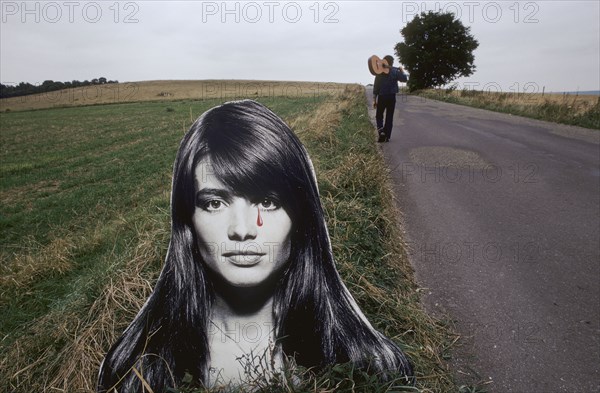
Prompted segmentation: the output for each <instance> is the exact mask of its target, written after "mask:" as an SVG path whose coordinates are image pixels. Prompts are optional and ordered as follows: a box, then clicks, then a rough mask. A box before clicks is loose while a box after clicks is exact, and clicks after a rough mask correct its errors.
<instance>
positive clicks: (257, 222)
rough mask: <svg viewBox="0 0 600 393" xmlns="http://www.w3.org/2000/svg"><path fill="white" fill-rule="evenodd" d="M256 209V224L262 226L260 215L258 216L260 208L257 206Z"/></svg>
mask: <svg viewBox="0 0 600 393" xmlns="http://www.w3.org/2000/svg"><path fill="white" fill-rule="evenodd" d="M257 210H258V217H256V225H258V226H259V227H262V226H263V220H262V217H261V216H260V208H258V209H257Z"/></svg>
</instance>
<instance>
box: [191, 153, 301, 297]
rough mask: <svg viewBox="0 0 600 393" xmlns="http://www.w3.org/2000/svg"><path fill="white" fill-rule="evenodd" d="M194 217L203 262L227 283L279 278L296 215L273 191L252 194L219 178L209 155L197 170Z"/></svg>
mask: <svg viewBox="0 0 600 393" xmlns="http://www.w3.org/2000/svg"><path fill="white" fill-rule="evenodd" d="M195 179H196V208H195V210H194V216H193V217H192V221H193V224H194V230H195V231H196V234H197V237H198V247H199V250H200V254H201V255H202V258H203V259H204V262H205V263H206V265H207V266H208V268H209V269H211V270H212V271H213V272H214V273H216V274H217V275H219V276H220V277H221V278H222V279H223V280H224V281H225V282H226V283H229V284H230V285H232V286H235V287H252V286H257V285H260V284H262V283H265V282H266V281H267V280H268V279H270V278H274V277H275V276H276V275H277V274H278V273H279V272H280V271H281V269H282V268H283V267H284V266H285V264H286V262H287V261H288V259H289V256H290V232H291V228H292V221H291V219H290V217H289V216H288V214H287V213H286V211H285V210H284V209H283V208H282V207H281V205H280V203H279V201H278V200H277V199H276V198H275V197H273V196H269V195H265V196H264V197H261V198H258V199H257V200H249V199H246V198H245V197H242V196H239V195H235V192H234V190H231V189H230V188H229V187H227V186H225V185H224V184H223V183H221V182H220V181H219V179H217V178H216V177H215V175H214V171H212V168H211V164H210V162H209V161H208V160H203V161H201V162H200V163H199V164H198V166H197V167H196V170H195Z"/></svg>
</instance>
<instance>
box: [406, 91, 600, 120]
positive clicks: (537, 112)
mask: <svg viewBox="0 0 600 393" xmlns="http://www.w3.org/2000/svg"><path fill="white" fill-rule="evenodd" d="M415 94H417V95H420V96H423V97H426V98H431V99H434V100H439V101H445V102H450V103H453V104H460V105H467V106H472V107H475V108H481V109H488V110H492V111H496V112H503V113H510V114H513V115H518V116H524V117H529V118H533V119H538V120H545V121H551V122H554V123H561V124H570V125H575V126H580V127H585V128H592V129H600V97H599V96H593V95H589V96H588V95H572V94H544V95H542V94H533V93H498V92H483V91H477V90H454V89H429V90H421V91H418V92H416V93H415Z"/></svg>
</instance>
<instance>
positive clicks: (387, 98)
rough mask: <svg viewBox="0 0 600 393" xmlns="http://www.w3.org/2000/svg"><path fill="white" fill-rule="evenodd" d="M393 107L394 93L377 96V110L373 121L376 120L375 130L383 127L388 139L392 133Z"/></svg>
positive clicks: (394, 107)
mask: <svg viewBox="0 0 600 393" xmlns="http://www.w3.org/2000/svg"><path fill="white" fill-rule="evenodd" d="M395 109H396V95H395V94H385V95H380V96H378V97H377V111H376V112H375V121H376V122H377V130H381V129H383V132H384V133H385V138H386V139H390V136H391V135H392V123H393V121H394V110H395ZM383 112H385V124H384V123H383ZM378 132H379V131H378Z"/></svg>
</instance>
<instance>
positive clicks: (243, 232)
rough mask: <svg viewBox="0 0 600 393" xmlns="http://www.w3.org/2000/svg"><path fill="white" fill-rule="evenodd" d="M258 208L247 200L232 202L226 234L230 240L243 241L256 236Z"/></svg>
mask: <svg viewBox="0 0 600 393" xmlns="http://www.w3.org/2000/svg"><path fill="white" fill-rule="evenodd" d="M257 214H258V210H257V208H256V207H253V206H252V204H251V203H249V202H248V201H245V200H243V201H239V202H235V203H233V206H232V209H231V215H230V218H229V227H228V229H227V235H228V236H229V239H231V240H237V241H244V240H252V239H255V238H256V233H257V225H256V216H257Z"/></svg>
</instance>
